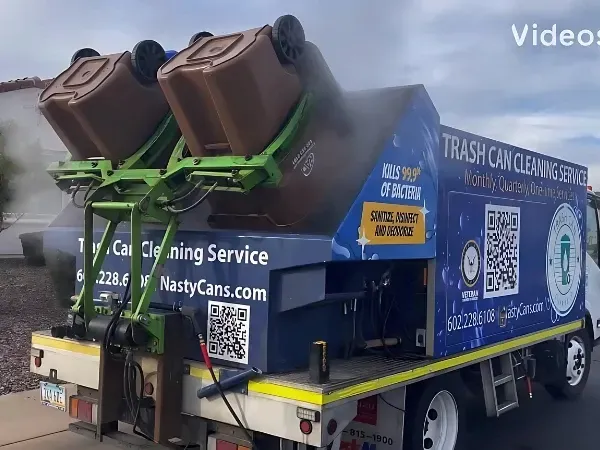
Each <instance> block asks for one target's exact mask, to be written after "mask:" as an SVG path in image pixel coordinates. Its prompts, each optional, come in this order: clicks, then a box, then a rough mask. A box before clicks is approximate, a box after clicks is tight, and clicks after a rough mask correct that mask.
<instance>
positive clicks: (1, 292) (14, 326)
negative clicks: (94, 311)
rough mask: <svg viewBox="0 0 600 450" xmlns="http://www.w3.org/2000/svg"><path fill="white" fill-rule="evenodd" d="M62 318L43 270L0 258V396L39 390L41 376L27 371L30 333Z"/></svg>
mask: <svg viewBox="0 0 600 450" xmlns="http://www.w3.org/2000/svg"><path fill="white" fill-rule="evenodd" d="M65 317H66V312H65V310H64V309H60V308H58V307H56V306H55V301H54V291H53V289H52V283H51V280H50V276H49V274H48V269H47V268H46V267H31V266H27V265H26V264H25V262H24V261H23V260H11V259H0V395H3V394H8V393H11V392H20V391H24V390H27V389H35V388H37V387H38V382H39V380H40V377H38V376H36V375H34V374H32V373H30V372H29V361H30V353H29V352H30V348H31V332H32V331H36V330H43V329H49V328H50V327H51V326H52V325H57V324H61V323H63V322H64V321H65Z"/></svg>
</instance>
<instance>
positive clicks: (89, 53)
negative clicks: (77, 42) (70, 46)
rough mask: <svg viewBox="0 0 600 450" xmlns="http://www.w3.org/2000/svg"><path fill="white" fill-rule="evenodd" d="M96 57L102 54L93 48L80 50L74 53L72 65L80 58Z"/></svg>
mask: <svg viewBox="0 0 600 450" xmlns="http://www.w3.org/2000/svg"><path fill="white" fill-rule="evenodd" d="M94 56H100V53H98V52H97V51H96V50H94V49H93V48H87V47H86V48H80V49H79V50H77V51H76V52H75V53H73V56H71V64H73V63H74V62H75V61H77V60H78V59H79V58H93V57H94Z"/></svg>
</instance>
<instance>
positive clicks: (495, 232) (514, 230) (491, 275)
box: [483, 204, 521, 298]
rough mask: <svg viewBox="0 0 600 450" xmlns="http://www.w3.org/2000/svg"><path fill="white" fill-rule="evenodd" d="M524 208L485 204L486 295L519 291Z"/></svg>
mask: <svg viewBox="0 0 600 450" xmlns="http://www.w3.org/2000/svg"><path fill="white" fill-rule="evenodd" d="M520 230H521V210H520V208H518V207H515V206H502V205H490V204H487V205H485V265H484V267H485V272H484V274H485V278H484V279H485V288H484V292H483V298H494V297H503V296H505V295H514V294H518V293H519V248H520V244H519V239H520Z"/></svg>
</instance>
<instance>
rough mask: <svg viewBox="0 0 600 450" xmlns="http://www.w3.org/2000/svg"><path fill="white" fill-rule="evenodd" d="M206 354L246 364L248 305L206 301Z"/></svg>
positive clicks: (248, 332)
mask: <svg viewBox="0 0 600 450" xmlns="http://www.w3.org/2000/svg"><path fill="white" fill-rule="evenodd" d="M206 334H207V338H208V339H207V343H206V346H207V348H208V356H210V357H211V358H217V359H224V360H226V361H232V362H237V363H242V364H248V342H249V339H248V338H249V336H250V306H248V305H238V304H235V303H223V302H216V301H212V300H211V301H209V302H208V325H207V333H206Z"/></svg>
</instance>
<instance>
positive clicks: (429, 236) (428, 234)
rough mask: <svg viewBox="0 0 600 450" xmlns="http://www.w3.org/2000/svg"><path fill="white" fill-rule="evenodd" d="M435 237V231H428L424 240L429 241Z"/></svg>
mask: <svg viewBox="0 0 600 450" xmlns="http://www.w3.org/2000/svg"><path fill="white" fill-rule="evenodd" d="M434 236H435V229H433V230H429V231H427V232H426V233H425V239H427V240H429V239H431V238H432V237H434Z"/></svg>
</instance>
